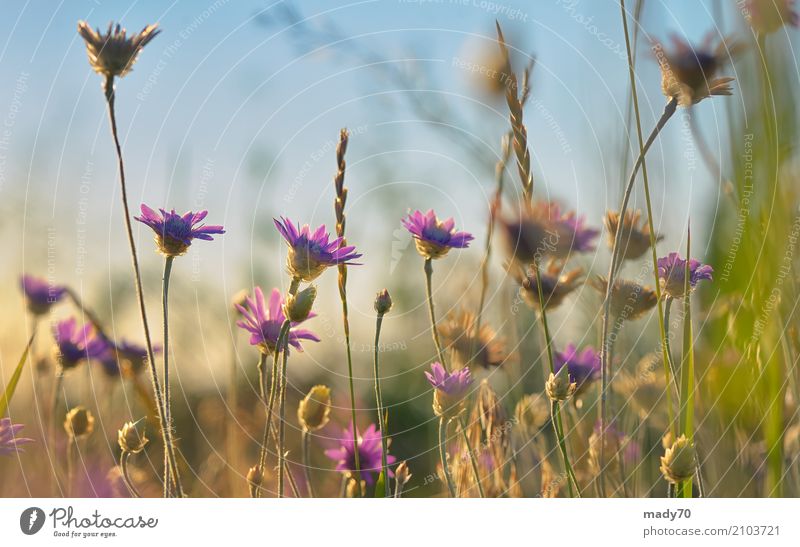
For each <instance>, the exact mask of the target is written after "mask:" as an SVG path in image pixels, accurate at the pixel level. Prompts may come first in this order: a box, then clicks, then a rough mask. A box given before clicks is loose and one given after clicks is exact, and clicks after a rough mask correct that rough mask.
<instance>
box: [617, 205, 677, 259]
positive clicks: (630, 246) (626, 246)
mask: <svg viewBox="0 0 800 547" xmlns="http://www.w3.org/2000/svg"><path fill="white" fill-rule="evenodd" d="M641 218H642V212H641V211H635V212H631V211H626V212H625V218H624V219H623V220H622V240H621V241H622V254H621V257H622V260H633V259H636V258H639V257H641V256H642V255H643V254H644V253H646V252H647V250H648V249H649V248H650V226H649V224H648V223H647V222H646V221H645V222H641V225H640V220H641ZM603 220H604V223H605V225H606V230H608V246H609V248H611V249H613V248H614V239H615V238H616V237H617V230H619V229H620V222H619V213H616V212H614V211H608V212H607V213H606V216H605V218H604V219H603ZM662 239H664V236H661V235H658V234H656V237H655V241H656V242H658V241H661V240H662Z"/></svg>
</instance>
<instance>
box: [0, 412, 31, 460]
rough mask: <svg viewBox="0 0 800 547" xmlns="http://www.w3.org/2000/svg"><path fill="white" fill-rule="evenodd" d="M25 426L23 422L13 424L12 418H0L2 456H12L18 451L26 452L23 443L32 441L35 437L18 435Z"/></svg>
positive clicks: (0, 451)
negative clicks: (28, 437)
mask: <svg viewBox="0 0 800 547" xmlns="http://www.w3.org/2000/svg"><path fill="white" fill-rule="evenodd" d="M23 427H25V426H24V425H22V424H12V423H11V418H1V419H0V456H10V455H11V454H15V453H17V452H24V450H23V449H22V448H21V445H23V444H28V443H32V442H33V439H26V438H24V437H17V433H19V432H20V430H21V429H22V428H23Z"/></svg>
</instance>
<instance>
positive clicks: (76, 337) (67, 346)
mask: <svg viewBox="0 0 800 547" xmlns="http://www.w3.org/2000/svg"><path fill="white" fill-rule="evenodd" d="M53 335H54V336H55V339H56V350H57V351H58V359H59V362H60V364H61V367H62V368H64V369H70V368H74V367H76V366H78V365H79V364H80V363H81V361H82V360H83V359H100V358H102V357H104V356H105V355H106V354H107V352H108V349H109V347H108V342H107V341H106V340H105V339H103V338H102V337H101V336H99V335H98V334H97V333H96V332H95V330H94V328H93V327H92V325H91V324H90V323H86V324H85V325H83V327H81V328H78V322H77V321H76V319H75V318H74V317H70V318H69V319H65V320H64V321H60V322H58V323H57V324H56V326H55V327H54V328H53Z"/></svg>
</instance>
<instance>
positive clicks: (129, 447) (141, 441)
mask: <svg viewBox="0 0 800 547" xmlns="http://www.w3.org/2000/svg"><path fill="white" fill-rule="evenodd" d="M136 423H138V422H136ZM136 423H134V422H126V423H125V425H123V426H122V429H120V430H119V431H118V432H117V442H118V443H119V447H120V449H122V451H123V452H130V453H131V454H138V453H139V452H141V451H142V450H144V447H145V446H146V445H147V442H148V439H147V437H146V436H145V434H144V433H143V432H142V433H139V430H138V429H137V427H136Z"/></svg>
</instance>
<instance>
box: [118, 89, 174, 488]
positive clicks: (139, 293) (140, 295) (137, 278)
mask: <svg viewBox="0 0 800 547" xmlns="http://www.w3.org/2000/svg"><path fill="white" fill-rule="evenodd" d="M103 90H104V92H105V97H106V103H107V104H108V119H109V123H110V125H111V136H112V137H113V140H114V147H115V149H116V152H117V164H118V168H119V183H120V190H121V194H122V209H123V214H124V220H125V231H126V233H127V236H128V245H129V247H130V250H131V262H132V265H133V274H134V275H133V280H134V286H135V288H136V298H137V300H138V301H139V312H140V314H141V316H142V327H143V328H144V339H145V345H146V346H147V362H148V366H149V369H150V381H151V383H152V388H153V396H154V397H155V400H156V411H157V412H158V422H159V427H160V429H161V438H162V440H163V442H164V444H165V445H167V446H169V447H170V449H169V453H170V467H172V468H173V469H177V463H176V460H175V453H174V451H173V450H172V442H171V440H172V433H171V432H170V431H169V428H168V427H167V425H166V423H165V421H164V412H165V409H164V399H163V396H162V392H161V386H160V383H159V379H158V371H157V369H156V360H155V355H154V353H153V343H152V341H151V339H150V326H149V325H148V323H147V310H146V309H145V305H144V291H143V289H142V276H141V273H140V271H139V259H138V257H137V255H136V242H135V240H134V239H133V228H132V226H131V215H130V209H129V207H128V191H127V187H126V184H125V163H124V162H123V159H122V146H121V145H120V142H119V135H118V132H117V116H116V111H115V108H114V101H115V97H116V93H115V91H114V77H113V76H109V77H107V78H106V80H105V83H104V85H103ZM165 475H166V473H165ZM165 482H166V481H165ZM176 488H177V490H178V493H179V494H180V495H182V493H183V491H182V488H181V486H180V484H178V485H177V486H176Z"/></svg>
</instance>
